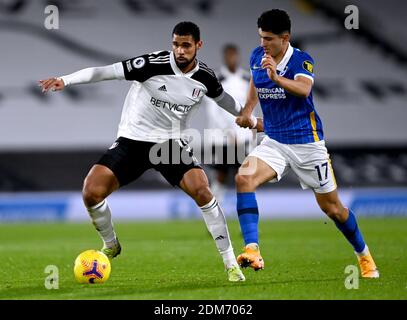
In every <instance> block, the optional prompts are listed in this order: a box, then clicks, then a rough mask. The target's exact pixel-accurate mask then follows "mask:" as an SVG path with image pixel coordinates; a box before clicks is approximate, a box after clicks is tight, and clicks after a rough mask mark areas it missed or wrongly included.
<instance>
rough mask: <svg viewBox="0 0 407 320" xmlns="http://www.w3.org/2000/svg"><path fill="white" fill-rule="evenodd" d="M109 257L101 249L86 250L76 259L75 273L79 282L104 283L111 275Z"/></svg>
mask: <svg viewBox="0 0 407 320" xmlns="http://www.w3.org/2000/svg"><path fill="white" fill-rule="evenodd" d="M110 270H111V266H110V261H109V258H108V257H107V256H106V255H105V254H104V253H103V252H101V251H97V250H86V251H84V252H82V253H81V254H80V255H79V256H78V257H77V258H76V260H75V266H74V269H73V271H74V274H75V279H76V281H78V282H79V283H104V282H106V281H107V279H109V276H110Z"/></svg>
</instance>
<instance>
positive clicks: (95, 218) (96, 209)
mask: <svg viewBox="0 0 407 320" xmlns="http://www.w3.org/2000/svg"><path fill="white" fill-rule="evenodd" d="M87 210H88V212H89V215H90V217H91V219H92V223H93V225H94V226H95V228H96V230H97V231H98V232H99V235H100V237H101V238H102V240H103V242H104V244H105V245H106V244H107V246H109V243H112V242H113V241H114V240H115V239H116V233H115V232H114V230H113V222H112V214H111V213H110V208H109V205H108V204H107V201H106V199H105V200H103V201H102V202H100V203H98V204H97V205H95V206H93V207H90V208H87Z"/></svg>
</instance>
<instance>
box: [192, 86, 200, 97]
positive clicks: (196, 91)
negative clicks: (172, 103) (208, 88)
mask: <svg viewBox="0 0 407 320" xmlns="http://www.w3.org/2000/svg"><path fill="white" fill-rule="evenodd" d="M201 91H202V90H201V89H197V88H195V89H194V90H192V98H198V97H199V95H200V94H201Z"/></svg>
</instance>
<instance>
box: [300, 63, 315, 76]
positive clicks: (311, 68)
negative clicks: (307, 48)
mask: <svg viewBox="0 0 407 320" xmlns="http://www.w3.org/2000/svg"><path fill="white" fill-rule="evenodd" d="M302 67H303V68H304V69H305V70H307V71H308V72H310V73H312V72H313V71H314V66H313V65H312V63H311V61H307V60H305V61H304V62H303V63H302Z"/></svg>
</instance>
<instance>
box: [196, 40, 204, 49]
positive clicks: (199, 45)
mask: <svg viewBox="0 0 407 320" xmlns="http://www.w3.org/2000/svg"><path fill="white" fill-rule="evenodd" d="M202 45H203V42H202V40H199V41H198V42H197V43H196V48H197V49H198V50H199V49H201V48H202Z"/></svg>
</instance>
